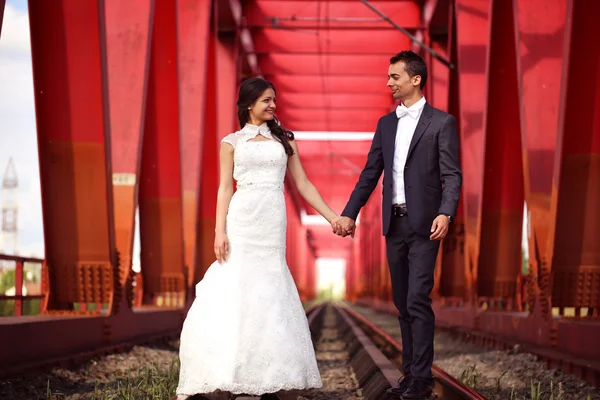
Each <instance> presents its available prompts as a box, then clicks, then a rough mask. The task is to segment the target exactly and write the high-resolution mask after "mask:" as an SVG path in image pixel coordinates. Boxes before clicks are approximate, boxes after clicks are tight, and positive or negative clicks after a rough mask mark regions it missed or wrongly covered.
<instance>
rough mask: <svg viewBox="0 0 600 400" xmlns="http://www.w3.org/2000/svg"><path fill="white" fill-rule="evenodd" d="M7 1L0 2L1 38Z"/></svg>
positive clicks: (0, 0)
mask: <svg viewBox="0 0 600 400" xmlns="http://www.w3.org/2000/svg"><path fill="white" fill-rule="evenodd" d="M5 6H6V0H0V38H1V37H2V20H3V19H4V7H5Z"/></svg>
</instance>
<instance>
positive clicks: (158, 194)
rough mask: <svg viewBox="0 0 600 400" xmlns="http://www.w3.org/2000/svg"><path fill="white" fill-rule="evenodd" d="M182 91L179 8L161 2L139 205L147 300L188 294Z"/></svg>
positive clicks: (156, 15)
mask: <svg viewBox="0 0 600 400" xmlns="http://www.w3.org/2000/svg"><path fill="white" fill-rule="evenodd" d="M178 87H179V81H178V70H177V27H176V9H175V4H174V3H172V2H165V1H158V2H156V7H155V12H154V27H153V32H152V50H151V56H150V75H149V79H148V98H147V108H146V122H145V127H144V128H145V129H144V140H143V152H142V172H141V182H140V200H139V203H140V206H139V208H140V243H141V266H142V276H143V280H144V296H145V297H146V299H149V298H154V299H156V295H157V294H159V293H182V292H183V291H184V290H185V282H184V269H183V262H184V260H183V258H184V255H183V226H182V206H181V164H180V153H179V148H180V140H179V90H178ZM171 305H172V306H174V305H175V304H171Z"/></svg>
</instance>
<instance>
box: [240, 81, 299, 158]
mask: <svg viewBox="0 0 600 400" xmlns="http://www.w3.org/2000/svg"><path fill="white" fill-rule="evenodd" d="M267 89H273V92H276V90H275V86H273V84H272V83H271V82H269V81H267V80H265V79H262V78H250V79H246V80H245V81H244V82H242V85H241V86H240V91H239V93H238V100H237V107H238V112H237V115H238V120H239V121H240V127H241V128H243V127H244V125H246V123H247V122H248V121H249V120H250V110H248V107H250V105H251V104H253V103H254V102H255V101H256V100H257V99H258V98H259V97H260V96H261V95H262V94H263V93H264V91H265V90H267ZM266 123H267V126H268V127H269V129H270V130H271V134H272V135H273V137H274V138H275V139H276V140H277V141H278V142H280V143H281V144H282V145H283V148H284V149H285V153H286V154H287V155H288V156H291V155H292V154H294V150H293V149H292V146H290V143H289V141H290V140H294V134H293V133H292V131H289V130H287V129H285V128H284V127H283V126H281V125H280V124H279V121H278V120H277V117H275V116H273V119H271V120H267V121H266Z"/></svg>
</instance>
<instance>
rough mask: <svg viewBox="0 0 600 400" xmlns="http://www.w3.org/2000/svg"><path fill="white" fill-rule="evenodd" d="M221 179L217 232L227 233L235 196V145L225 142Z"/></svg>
mask: <svg viewBox="0 0 600 400" xmlns="http://www.w3.org/2000/svg"><path fill="white" fill-rule="evenodd" d="M220 164H221V167H220V171H221V172H220V181H219V191H218V192H217V218H216V224H215V233H225V221H226V220H227V210H228V209H229V202H230V201H231V197H232V196H233V146H231V145H230V144H226V143H223V144H222V145H221V153H220Z"/></svg>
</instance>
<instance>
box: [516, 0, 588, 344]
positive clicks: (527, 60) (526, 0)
mask: <svg viewBox="0 0 600 400" xmlns="http://www.w3.org/2000/svg"><path fill="white" fill-rule="evenodd" d="M567 2H568V1H567V0H547V1H546V2H545V3H544V18H539V13H540V7H539V3H537V2H535V1H532V0H516V13H517V15H516V16H515V21H516V30H517V35H516V36H517V42H516V47H517V49H518V51H519V53H518V58H517V63H518V64H517V65H518V72H519V81H520V87H519V91H520V97H521V135H522V141H523V151H524V154H523V170H524V177H525V199H526V200H527V207H528V211H529V218H530V219H529V224H530V229H529V234H530V236H529V265H530V271H529V272H530V274H531V279H529V281H528V282H529V284H530V286H529V307H530V311H531V310H532V309H533V311H534V312H535V313H538V315H539V316H541V317H543V318H546V319H549V318H550V317H551V310H550V307H551V305H550V293H551V288H550V286H549V285H550V260H551V259H550V258H549V255H550V254H551V253H552V252H551V249H550V248H549V246H551V245H552V244H551V243H552V241H551V240H550V235H551V231H552V230H553V229H554V221H555V218H554V216H555V213H554V212H553V211H552V209H551V204H552V200H551V198H552V196H553V192H554V191H555V189H556V188H553V184H552V179H553V175H554V168H555V167H554V159H555V152H556V142H557V138H558V122H559V112H558V110H559V109H560V101H561V90H562V89H561V82H562V80H563V79H560V78H559V79H556V78H555V77H563V76H566V75H565V73H566V72H567V71H566V70H565V62H564V54H563V48H564V38H565V29H566V27H565V21H566V20H567V19H566V17H567V14H566V11H567ZM535 38H538V40H535ZM541 38H545V39H544V40H541ZM578 134H580V132H578ZM536 299H537V301H536ZM534 303H535V305H534ZM532 332H533V327H532ZM538 332H540V334H539V336H538V338H539V339H540V340H545V341H547V340H549V333H548V332H547V331H545V332H543V333H542V329H538ZM536 335H537V333H536ZM540 344H541V343H540Z"/></svg>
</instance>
